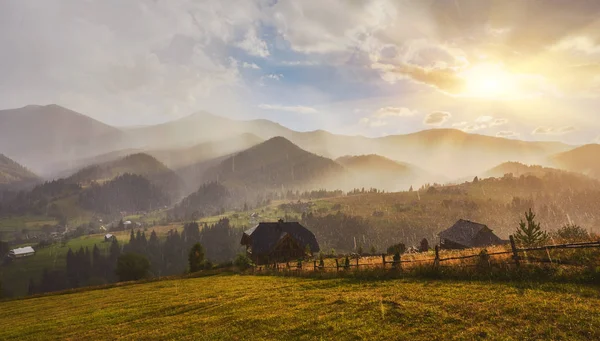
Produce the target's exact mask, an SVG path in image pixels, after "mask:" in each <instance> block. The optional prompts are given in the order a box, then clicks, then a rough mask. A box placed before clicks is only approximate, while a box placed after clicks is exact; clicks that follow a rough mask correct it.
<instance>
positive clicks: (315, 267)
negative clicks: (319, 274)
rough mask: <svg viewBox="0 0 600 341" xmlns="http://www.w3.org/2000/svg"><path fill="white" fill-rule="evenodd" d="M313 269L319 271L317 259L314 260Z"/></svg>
mask: <svg viewBox="0 0 600 341" xmlns="http://www.w3.org/2000/svg"><path fill="white" fill-rule="evenodd" d="M313 271H317V261H316V260H315V261H313Z"/></svg>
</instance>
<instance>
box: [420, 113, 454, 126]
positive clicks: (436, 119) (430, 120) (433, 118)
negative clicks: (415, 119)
mask: <svg viewBox="0 0 600 341" xmlns="http://www.w3.org/2000/svg"><path fill="white" fill-rule="evenodd" d="M450 117H452V114H450V113H449V112H445V111H436V112H432V113H430V114H428V115H427V116H425V119H424V120H423V123H424V124H427V125H431V126H441V125H442V124H444V123H446V121H447V120H448V119H449V118H450Z"/></svg>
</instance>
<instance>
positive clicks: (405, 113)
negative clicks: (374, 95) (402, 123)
mask: <svg viewBox="0 0 600 341" xmlns="http://www.w3.org/2000/svg"><path fill="white" fill-rule="evenodd" d="M415 113H416V112H415V111H413V110H410V109H408V108H404V107H384V108H380V109H379V110H377V111H376V112H375V113H373V117H379V118H384V117H409V116H414V115H415Z"/></svg>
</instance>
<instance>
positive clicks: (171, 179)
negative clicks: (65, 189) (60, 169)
mask: <svg viewBox="0 0 600 341" xmlns="http://www.w3.org/2000/svg"><path fill="white" fill-rule="evenodd" d="M125 173H129V174H137V175H142V176H144V177H146V178H147V179H148V180H150V181H151V182H152V183H153V184H154V185H156V186H158V187H159V188H160V189H162V190H163V191H164V192H165V193H169V194H170V195H171V196H172V197H173V198H176V197H178V196H179V195H180V194H181V191H182V190H183V181H182V180H181V178H180V177H179V176H178V175H177V174H176V173H175V172H174V171H172V170H171V169H169V168H168V167H167V166H165V165H164V164H162V163H161V162H160V161H158V160H156V159H155V158H154V157H152V156H150V155H148V154H144V153H138V154H132V155H128V156H126V157H124V158H121V159H119V160H116V161H109V162H106V163H101V164H97V165H93V166H88V167H85V168H83V169H81V170H79V171H78V172H76V173H75V174H73V175H71V176H70V177H68V178H67V181H69V182H72V183H78V184H81V185H88V184H90V183H92V182H104V181H107V180H111V179H114V178H115V177H117V176H119V175H122V174H125Z"/></svg>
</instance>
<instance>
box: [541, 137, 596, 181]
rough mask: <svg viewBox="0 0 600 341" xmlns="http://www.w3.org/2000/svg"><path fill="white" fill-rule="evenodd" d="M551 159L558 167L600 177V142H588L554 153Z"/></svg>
mask: <svg viewBox="0 0 600 341" xmlns="http://www.w3.org/2000/svg"><path fill="white" fill-rule="evenodd" d="M550 161H551V162H552V163H553V164H554V165H556V166H557V167H558V168H561V169H565V170H569V171H572V172H578V173H582V174H585V175H588V176H591V177H594V178H597V179H600V144H588V145H585V146H582V147H579V148H575V149H573V150H569V151H567V152H564V153H560V154H557V155H553V156H552V157H550Z"/></svg>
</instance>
